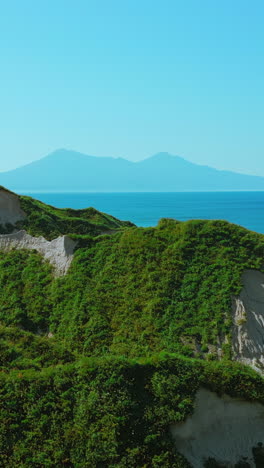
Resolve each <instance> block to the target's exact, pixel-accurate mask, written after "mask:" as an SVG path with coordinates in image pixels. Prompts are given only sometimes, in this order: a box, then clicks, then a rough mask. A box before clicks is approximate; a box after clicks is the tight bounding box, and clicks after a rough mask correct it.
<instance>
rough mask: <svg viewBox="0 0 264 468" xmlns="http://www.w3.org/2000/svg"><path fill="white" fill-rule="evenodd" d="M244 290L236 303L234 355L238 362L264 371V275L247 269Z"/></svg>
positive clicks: (234, 307)
mask: <svg viewBox="0 0 264 468" xmlns="http://www.w3.org/2000/svg"><path fill="white" fill-rule="evenodd" d="M242 283H243V289H242V291H241V293H240V295H239V297H237V298H234V302H233V343H232V345H233V354H234V358H235V359H236V360H237V361H240V362H243V363H245V364H248V365H250V366H251V367H253V368H254V369H255V370H257V371H258V372H263V371H264V274H263V273H261V272H260V271H256V270H246V271H245V272H244V273H243V275H242Z"/></svg>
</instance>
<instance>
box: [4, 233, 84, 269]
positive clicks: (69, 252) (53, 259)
mask: <svg viewBox="0 0 264 468" xmlns="http://www.w3.org/2000/svg"><path fill="white" fill-rule="evenodd" d="M75 246H76V242H74V241H73V240H72V239H70V238H69V237H67V236H60V237H57V239H54V240H52V241H47V240H46V239H45V238H44V237H33V236H31V235H29V234H28V233H27V232H26V231H19V232H14V233H12V234H6V235H0V250H4V251H9V250H12V249H26V250H36V251H37V252H39V253H40V254H41V255H42V256H43V257H44V258H45V260H48V261H49V262H50V264H51V265H52V266H53V267H54V273H55V275H56V276H61V275H65V274H66V273H67V271H68V269H69V267H70V264H71V262H72V259H73V252H74V248H75Z"/></svg>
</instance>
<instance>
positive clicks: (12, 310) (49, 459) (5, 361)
mask: <svg viewBox="0 0 264 468" xmlns="http://www.w3.org/2000/svg"><path fill="white" fill-rule="evenodd" d="M19 202H20V204H21V208H22V210H23V212H24V213H25V214H26V216H25V218H24V219H23V220H22V221H19V222H18V223H17V225H16V227H19V228H23V229H26V230H27V231H28V232H29V233H30V234H31V235H34V236H37V235H44V236H45V237H46V238H48V239H53V238H55V237H56V236H58V235H60V234H68V235H71V236H73V237H75V239H77V240H78V244H77V247H76V251H75V254H74V258H73V261H72V264H71V266H70V269H69V271H68V273H67V274H66V275H65V276H62V277H59V278H56V277H55V276H54V274H53V270H52V267H51V266H50V264H48V263H47V262H44V261H43V258H42V257H41V256H40V255H39V254H38V253H36V252H29V251H26V250H11V251H10V252H0V323H1V327H0V337H1V341H0V347H1V356H0V379H1V393H0V398H1V404H0V428H1V431H0V433H1V437H0V466H3V467H5V466H9V467H23V468H24V467H25V468H26V467H34V468H35V467H64V466H65V467H78V468H84V467H91V468H92V467H98V468H101V467H102V468H103V467H119V468H123V467H140V468H146V467H148V468H150V467H162V468H163V467H165V468H166V467H188V466H190V465H189V464H188V462H187V460H186V459H184V457H183V456H182V455H180V454H179V453H178V452H177V450H176V449H175V446H174V442H173V439H172V436H171V434H170V426H171V425H172V424H174V423H177V422H179V421H182V420H184V419H185V418H186V417H187V415H189V414H191V413H192V411H193V404H194V398H195V394H196V391H197V389H198V388H199V387H201V386H203V387H207V388H209V389H211V390H213V391H217V393H218V394H223V393H227V394H229V395H230V396H233V397H235V396H236V397H241V398H245V399H247V400H249V401H258V402H261V403H263V404H264V385H263V383H264V382H263V379H262V377H261V376H260V375H259V374H257V373H256V372H255V371H254V370H252V369H250V368H249V367H246V366H244V365H242V364H239V363H237V362H233V360H234V358H235V356H234V352H233V348H232V327H233V324H232V298H233V297H234V296H236V297H237V296H238V295H239V293H240V291H241V289H242V283H241V275H242V273H243V271H244V270H246V269H257V270H259V271H264V267H263V258H264V236H263V235H260V234H257V233H254V232H250V231H247V230H246V229H243V228H241V227H239V226H236V225H232V224H229V223H227V222H225V221H188V222H185V223H182V222H177V221H175V220H170V219H163V220H161V221H160V222H159V224H158V226H157V227H155V228H138V227H136V226H133V225H132V224H131V223H124V222H121V221H119V220H117V219H115V218H113V217H111V216H109V215H105V214H103V213H100V212H98V211H96V210H94V209H92V208H89V209H87V210H80V211H75V210H70V209H68V210H58V209H56V208H53V207H50V206H46V205H44V204H43V203H40V202H38V201H36V200H33V199H31V198H28V197H19ZM12 228H13V226H12ZM2 230H3V231H5V232H6V230H11V225H10V226H2ZM208 463H209V462H208ZM205 466H220V465H217V464H215V465H205ZM237 466H240V465H237ZM241 466H246V465H241ZM256 466H263V465H256Z"/></svg>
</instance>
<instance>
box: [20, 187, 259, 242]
mask: <svg viewBox="0 0 264 468" xmlns="http://www.w3.org/2000/svg"><path fill="white" fill-rule="evenodd" d="M24 194H25V195H29V196H32V197H34V198H37V199H38V200H41V201H43V202H44V203H47V204H49V205H53V206H56V207H58V208H78V209H80V208H88V207H90V206H92V207H94V208H96V209H97V210H100V211H103V212H105V213H108V214H111V215H113V216H115V217H117V218H119V219H122V220H129V221H132V222H133V223H135V224H136V225H137V226H144V227H146V226H155V225H156V224H157V222H158V220H159V219H160V218H175V219H178V220H180V221H186V220H188V219H225V220H227V221H230V222H232V223H235V224H239V225H241V226H244V227H246V228H248V229H250V230H252V231H256V232H260V233H262V234H264V192H176V193H24Z"/></svg>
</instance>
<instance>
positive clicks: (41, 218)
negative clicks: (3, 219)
mask: <svg viewBox="0 0 264 468" xmlns="http://www.w3.org/2000/svg"><path fill="white" fill-rule="evenodd" d="M0 188H1V187H0ZM2 189H3V188H2ZM19 200H20V205H21V208H22V209H23V211H24V212H25V213H26V219H25V220H24V221H20V222H18V223H17V224H16V228H18V229H26V231H27V232H28V233H29V234H31V235H33V236H40V235H42V236H44V237H45V238H46V239H48V240H51V239H55V238H56V237H58V236H60V235H62V234H74V235H92V236H94V235H98V234H101V233H102V232H107V231H114V230H116V229H120V228H124V227H131V226H133V224H132V223H130V222H129V221H120V220H119V219H117V218H114V217H113V216H110V215H108V214H105V213H101V212H100V211H98V210H96V209H94V208H86V209H83V210H73V209H67V208H65V209H59V208H55V207H53V206H50V205H46V204H45V203H42V202H41V201H38V200H34V199H33V198H31V197H26V196H19ZM13 229H14V226H12V225H8V226H0V233H1V234H7V233H9V232H12V231H13Z"/></svg>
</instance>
